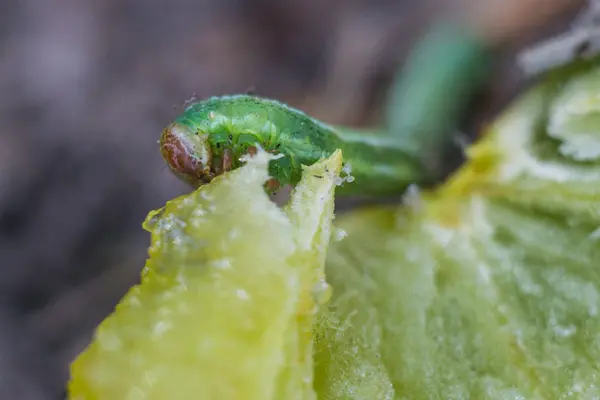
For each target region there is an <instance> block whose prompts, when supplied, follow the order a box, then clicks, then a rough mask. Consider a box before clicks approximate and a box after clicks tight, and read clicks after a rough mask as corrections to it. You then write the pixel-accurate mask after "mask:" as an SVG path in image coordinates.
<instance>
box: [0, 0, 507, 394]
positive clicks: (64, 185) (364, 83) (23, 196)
mask: <svg viewBox="0 0 600 400" xmlns="http://www.w3.org/2000/svg"><path fill="white" fill-rule="evenodd" d="M452 3H453V2H452V1H450V0H446V1H444V0H428V1H416V0H415V1H410V0H403V1H401V0H396V1H392V0H368V1H367V0H105V1H91V0H90V1H81V0H47V1H41V0H20V1H17V0H3V1H2V2H0V255H1V257H0V262H1V263H0V296H1V302H0V398H1V399H60V398H63V397H64V386H65V382H66V380H67V378H68V365H69V362H70V361H71V360H72V359H73V357H74V356H76V355H77V353H78V352H80V351H81V350H82V349H83V348H84V347H85V346H86V344H87V343H88V342H89V340H90V338H91V335H92V333H93V329H94V328H95V327H96V325H97V324H98V323H99V322H100V321H101V320H102V319H103V318H104V317H105V316H106V315H107V314H108V313H109V312H110V311H111V310H112V308H113V307H114V305H115V304H116V303H117V302H118V300H119V299H120V297H121V296H122V295H123V294H124V293H125V292H126V291H127V289H128V288H129V287H130V286H131V285H133V284H135V283H136V282H137V280H138V277H139V273H140V270H141V268H142V267H143V265H144V261H145V257H146V246H147V245H148V240H149V238H148V235H147V234H146V233H145V232H144V231H143V230H142V228H141V222H142V221H143V219H144V217H145V216H146V214H147V213H148V211H149V210H151V209H154V208H158V207H160V206H162V205H163V204H164V202H165V201H166V200H168V199H169V198H172V197H174V196H176V195H178V194H180V193H183V192H185V191H187V190H189V189H188V188H187V187H185V186H184V185H183V184H181V183H180V182H179V181H177V180H176V179H175V178H174V177H173V176H172V175H171V174H170V173H169V171H168V170H166V169H165V168H164V164H163V162H162V160H161V158H160V154H159V152H158V147H157V139H158V136H159V134H160V131H161V129H162V127H163V126H165V125H166V124H167V123H168V122H169V120H170V119H171V118H172V117H174V116H175V115H176V114H177V113H179V112H180V111H181V109H182V105H183V104H184V102H185V101H186V100H188V99H190V98H192V97H193V96H194V95H196V96H197V97H200V98H202V97H206V96H211V95H219V94H226V93H236V92H244V91H246V90H248V89H251V88H252V89H253V90H254V91H255V92H256V93H257V94H260V95H263V96H269V97H274V98H277V99H279V100H282V101H284V102H287V103H289V104H291V105H293V106H296V107H299V108H302V109H303V110H305V111H307V112H309V113H311V114H313V115H315V116H316V117H319V118H321V119H323V120H325V121H327V122H332V123H344V124H349V125H355V126H361V125H368V124H372V123H376V122H377V120H378V118H379V112H380V106H381V104H382V101H383V100H384V99H383V95H384V94H385V90H386V87H387V85H388V83H389V81H390V79H391V77H392V75H393V73H394V72H395V70H396V68H397V67H398V65H399V63H401V61H402V59H403V58H404V56H405V55H406V53H407V51H408V50H409V48H410V46H411V44H412V43H413V42H414V40H415V38H416V37H417V35H418V34H420V33H421V32H422V31H423V29H424V28H425V27H426V26H427V21H429V20H430V19H431V18H434V17H439V16H440V15H441V14H442V13H444V12H446V11H445V10H448V9H451V8H452V7H453V4H452ZM517 82H518V80H517V75H516V73H515V71H514V69H512V68H510V64H508V63H506V64H499V65H498V73H497V75H496V77H495V79H494V80H493V82H491V84H490V90H489V91H488V94H487V96H486V97H485V98H484V99H482V100H481V101H479V102H478V104H477V107H474V108H473V109H472V113H471V114H472V121H471V125H470V126H471V127H473V126H474V127H477V126H479V124H480V123H481V122H482V121H485V120H486V119H487V118H488V117H489V116H491V115H493V114H494V112H495V110H497V109H498V107H501V106H502V105H503V104H504V103H505V102H506V101H507V100H508V99H509V98H510V97H511V96H512V95H513V94H514V93H515V91H516V90H517V89H518V83H517Z"/></svg>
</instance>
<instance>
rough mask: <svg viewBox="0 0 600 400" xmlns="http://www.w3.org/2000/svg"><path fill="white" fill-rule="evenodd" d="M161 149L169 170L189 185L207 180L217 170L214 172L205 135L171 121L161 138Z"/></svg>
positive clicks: (215, 173)
mask: <svg viewBox="0 0 600 400" xmlns="http://www.w3.org/2000/svg"><path fill="white" fill-rule="evenodd" d="M160 152H161V154H162V157H163V159H164V160H165V162H166V163H167V165H168V166H169V169H171V171H172V172H173V173H174V174H175V175H176V176H177V177H179V178H180V179H182V180H183V181H185V182H187V183H189V184H191V185H192V186H196V187H199V186H202V185H204V184H206V183H209V182H210V181H211V180H212V179H213V178H214V177H215V176H216V175H218V174H219V172H220V171H215V169H214V168H213V165H212V164H213V163H212V159H213V157H212V150H211V148H210V144H209V143H208V139H207V136H206V135H203V134H200V133H197V132H194V131H193V130H191V129H190V128H189V127H187V126H185V125H183V124H180V123H177V122H174V123H172V124H170V125H169V126H167V127H166V128H165V129H164V130H163V132H162V135H161V138H160Z"/></svg>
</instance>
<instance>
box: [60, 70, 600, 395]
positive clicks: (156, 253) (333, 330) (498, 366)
mask: <svg viewBox="0 0 600 400" xmlns="http://www.w3.org/2000/svg"><path fill="white" fill-rule="evenodd" d="M596 65H597V64H596ZM599 115H600V68H599V67H598V66H594V65H583V66H578V67H575V68H572V69H570V70H568V71H560V72H558V73H556V75H555V76H552V77H550V78H549V79H548V80H547V81H546V82H544V83H542V84H540V85H539V86H537V87H535V88H534V89H532V90H531V91H529V92H528V93H526V94H525V95H524V96H523V97H522V98H521V99H519V100H518V101H517V102H515V103H514V104H513V105H512V106H511V107H510V108H509V109H508V110H507V111H506V112H505V113H504V115H502V117H501V118H499V120H498V121H496V122H495V123H494V124H493V125H492V126H491V127H489V131H488V134H487V135H486V137H485V138H484V139H482V140H481V141H480V142H479V143H478V144H476V145H475V146H473V147H472V148H470V149H469V150H468V153H469V154H468V155H469V160H468V163H467V164H466V165H465V166H464V167H463V168H462V169H461V170H459V171H458V172H457V173H456V174H455V175H454V176H453V177H452V178H451V179H450V180H449V181H448V182H447V183H446V184H444V185H443V186H442V187H440V188H439V189H437V190H435V191H433V192H431V193H423V194H421V195H414V194H413V195H412V196H411V197H410V199H409V200H410V201H409V202H408V205H407V206H402V207H377V208H372V209H367V210H358V211H355V212H353V213H350V214H348V215H345V216H343V217H340V218H338V219H336V226H338V227H339V228H341V229H343V231H344V232H345V233H346V235H347V236H346V237H345V238H344V239H343V240H341V241H339V242H335V241H334V242H332V245H331V247H329V249H328V242H329V238H330V236H331V225H330V222H331V218H332V198H333V189H334V187H335V181H336V179H335V178H336V174H337V173H339V169H340V163H341V160H340V158H339V157H340V155H339V154H336V156H334V157H332V159H330V160H326V161H324V162H322V163H319V164H317V165H315V166H313V167H311V168H309V169H308V170H307V173H306V174H305V176H304V178H303V179H304V180H303V183H302V184H301V185H300V187H299V188H298V189H297V191H296V193H295V195H294V197H293V199H292V201H291V203H290V205H289V206H288V207H287V208H286V209H285V210H284V211H281V210H279V209H277V208H276V207H275V206H274V205H273V204H271V203H270V202H269V200H268V199H267V198H266V197H265V195H264V192H262V188H261V185H260V183H262V182H263V181H264V179H265V178H266V175H265V174H266V172H265V171H266V170H265V168H264V164H262V166H261V164H260V163H258V164H256V163H255V164H250V165H249V166H247V167H244V168H242V169H240V170H237V171H235V172H233V173H231V174H227V175H226V176H224V177H223V178H221V179H218V180H216V181H215V182H214V183H213V184H211V185H208V186H207V187H205V188H204V189H201V190H199V191H197V192H195V193H193V194H191V195H189V196H184V197H182V198H180V199H177V200H174V201H172V202H170V203H168V204H167V206H166V207H165V209H163V210H162V211H161V212H160V213H159V214H157V215H154V216H152V217H151V218H150V219H149V221H151V222H148V223H147V226H150V225H151V227H150V230H151V231H152V233H153V245H152V248H151V251H150V259H149V262H148V265H147V268H146V271H145V275H144V279H143V282H142V284H141V285H140V286H138V287H136V288H134V289H133V290H132V291H131V292H130V293H129V294H128V296H126V297H125V299H124V300H123V301H122V303H121V304H120V305H119V308H118V309H117V311H116V312H115V314H113V316H111V317H110V318H108V319H107V320H106V321H105V322H104V323H103V324H102V325H101V326H100V328H99V330H98V334H97V336H96V340H95V342H94V343H93V344H92V345H91V346H90V347H89V348H88V350H87V351H86V352H85V353H84V354H82V356H80V358H79V359H78V360H77V361H76V363H75V364H74V366H73V380H72V383H71V389H72V392H71V394H72V398H80V399H93V398H113V399H118V398H152V399H166V398H170V399H172V398H182V399H183V398H186V399H187V398H198V399H222V398H228V399H255V398H256V399H258V398H260V399H293V398H297V399H301V398H308V399H311V398H319V399H393V398H397V399H466V398H473V399H522V398H527V399H561V398H586V399H587V398H595V397H598V396H600V386H599V385H598V376H599V367H598V362H597V360H598V358H599V356H600V335H599V333H598V332H600V319H599V318H598V312H599V309H600V274H599V272H598V266H597V264H596V260H598V259H599V257H600V242H599V241H600V229H599V227H600V152H598V151H596V149H597V148H598V143H600V140H598V139H600V138H598V136H599V134H600V123H599V120H600V117H599ZM327 170H328V171H329V173H327V172H326V171H327ZM319 176H325V179H320V178H319ZM148 224H149V225H148ZM325 255H327V267H326V279H327V281H328V282H329V284H331V285H332V287H333V297H332V298H331V300H329V302H328V305H327V306H326V307H323V308H321V309H320V310H319V312H318V314H316V311H317V308H318V307H317V306H318V304H323V303H324V302H326V301H327V300H328V289H327V285H326V284H325V283H324V280H323V275H322V274H323V271H322V267H323V261H324V258H325ZM313 352H314V353H313ZM136 393H138V394H139V396H138V397H136ZM142 395H143V396H146V397H143V396H142ZM126 396H131V397H126Z"/></svg>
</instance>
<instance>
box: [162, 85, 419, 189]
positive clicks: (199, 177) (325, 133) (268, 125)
mask: <svg viewBox="0 0 600 400" xmlns="http://www.w3.org/2000/svg"><path fill="white" fill-rule="evenodd" d="M393 139H394V138H393V137H391V136H389V135H384V134H383V133H380V132H366V131H359V130H352V129H348V128H340V127H333V126H329V125H327V124H324V123H322V122H320V121H317V120H316V119H314V118H311V117H309V116H308V115H306V114H305V113H303V112H301V111H299V110H296V109H294V108H291V107H288V106H286V105H284V104H282V103H280V102H277V101H275V100H269V99H264V98H260V97H254V96H248V95H234V96H222V97H212V98H209V99H207V100H204V101H201V102H198V103H196V104H193V105H190V106H189V107H188V108H187V109H186V110H185V112H184V113H183V114H182V115H180V116H179V117H178V118H177V119H175V121H174V122H173V123H171V124H170V125H169V126H168V127H167V128H165V129H164V131H163V133H162V137H161V141H160V145H161V153H162V156H163V158H164V159H165V161H166V162H167V164H168V165H169V167H170V169H171V170H172V171H173V172H174V173H175V174H176V175H177V176H179V177H180V178H181V179H183V180H184V181H186V182H188V183H189V184H191V185H193V186H196V187H197V186H200V185H203V184H206V183H208V182H210V181H211V180H212V179H213V178H214V177H215V176H218V175H220V174H222V173H224V172H227V171H229V170H231V169H234V168H237V167H239V166H240V165H241V164H242V163H243V161H241V158H242V156H244V155H246V154H248V153H253V152H255V151H256V150H257V146H260V147H261V148H262V149H263V150H265V151H267V152H270V153H273V154H280V155H281V156H280V158H278V159H275V160H271V161H270V163H269V173H270V175H271V176H272V178H273V179H272V180H271V181H269V182H267V185H266V188H267V190H268V191H269V192H271V193H272V192H275V191H276V190H277V189H278V188H279V187H281V186H282V185H286V184H290V185H295V184H296V183H298V181H299V180H300V178H301V175H302V165H311V164H313V163H315V162H317V161H318V160H319V159H321V158H323V157H328V156H330V155H331V154H332V153H333V152H334V151H335V150H337V149H341V150H342V154H343V157H344V162H345V163H346V164H347V165H349V166H350V167H351V172H352V177H353V178H354V179H353V180H354V182H352V183H349V182H348V183H347V184H343V185H342V186H341V187H340V188H339V189H338V192H339V194H340V195H361V194H368V195H389V194H393V193H398V192H401V191H403V190H404V189H405V188H406V186H407V185H409V184H411V183H414V182H418V183H422V182H423V181H425V180H426V177H427V176H426V174H425V172H424V169H423V168H422V167H421V166H420V162H419V160H417V159H415V158H413V157H411V156H410V155H409V154H408V153H407V152H405V151H404V150H403V148H401V147H400V146H398V144H395V142H394V140H393ZM350 180H352V179H350ZM346 181H348V180H346Z"/></svg>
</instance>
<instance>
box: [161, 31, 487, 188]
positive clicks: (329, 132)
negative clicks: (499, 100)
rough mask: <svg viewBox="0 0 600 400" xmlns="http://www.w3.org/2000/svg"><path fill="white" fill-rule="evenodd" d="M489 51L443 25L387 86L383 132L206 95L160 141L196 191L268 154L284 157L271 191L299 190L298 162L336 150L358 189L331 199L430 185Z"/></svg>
mask: <svg viewBox="0 0 600 400" xmlns="http://www.w3.org/2000/svg"><path fill="white" fill-rule="evenodd" d="M489 61H490V54H489V53H488V49H487V48H486V46H485V44H484V43H482V42H480V40H479V38H477V37H475V36H473V35H472V34H471V33H470V32H469V30H468V29H464V28H463V27H462V26H460V25H453V24H441V25H440V26H439V27H437V28H436V29H434V30H433V31H432V32H431V33H430V34H429V35H427V36H426V38H425V39H424V40H423V41H422V42H421V44H419V45H418V46H417V47H416V50H415V52H414V53H413V55H412V56H411V57H410V58H409V62H408V63H407V64H406V69H403V71H402V73H400V74H399V76H398V79H397V80H396V81H395V82H394V84H393V85H392V89H391V91H390V98H389V100H388V102H387V112H386V121H385V122H386V123H385V125H386V128H387V130H386V131H383V130H382V131H370V132H369V131H363V130H353V129H349V128H344V127H336V126H331V125H327V124H324V123H322V122H320V121H317V120H316V119H314V118H311V117H310V116H308V115H306V114H305V113H303V112H301V111H299V110H296V109H293V108H291V107H288V106H286V105H284V104H282V103H279V102H277V101H274V100H268V99H264V98H260V97H253V96H248V95H235V96H223V97H212V98H209V99H207V100H204V101H201V102H199V103H196V104H193V105H191V106H189V107H188V108H187V109H186V110H185V112H184V113H183V114H182V115H181V116H179V117H178V118H177V119H176V120H175V121H174V122H173V123H172V124H171V125H169V126H168V127H167V128H166V129H165V130H164V131H163V134H162V138H161V152H162V155H163V158H164V159H165V160H166V162H167V164H168V165H169V166H170V168H171V170H172V171H173V172H175V174H176V175H178V176H179V177H181V178H182V179H184V180H185V181H186V182H189V183H191V184H192V185H194V186H198V185H202V184H205V183H207V182H210V181H211V180H212V179H213V178H214V177H215V176H217V175H219V174H222V173H224V172H226V171H228V170H231V169H233V168H237V167H238V166H240V164H241V162H242V161H240V158H241V157H242V156H243V155H245V154H247V153H251V152H254V151H256V149H257V147H256V146H257V145H259V146H260V147H262V148H263V149H264V150H266V151H268V152H271V153H275V154H280V155H281V157H280V158H278V159H276V160H272V161H271V162H270V163H269V172H270V174H271V176H272V177H273V179H272V180H271V181H270V182H268V183H267V185H266V186H267V190H268V191H270V192H273V191H276V190H277V188H279V187H280V186H282V185H286V184H291V185H294V184H296V183H297V182H298V181H299V180H300V177H301V174H302V165H303V164H304V165H310V164H312V163H314V162H316V161H318V160H319V159H321V158H323V157H328V156H330V155H331V154H332V153H333V152H334V151H335V150H337V149H340V150H342V153H343V158H344V161H345V162H346V163H347V164H349V165H350V166H351V168H352V176H353V178H354V182H352V183H350V182H349V180H351V179H348V178H347V179H346V184H343V185H342V186H341V187H339V188H338V190H337V191H336V194H337V195H338V196H344V195H367V196H374V197H377V196H387V195H391V194H397V193H401V192H402V191H404V189H405V188H406V187H407V185H409V184H411V183H416V184H419V185H423V184H428V183H431V182H433V181H435V180H436V179H437V178H438V176H437V175H438V174H439V173H440V172H441V171H439V170H440V168H441V167H440V166H439V165H434V164H437V163H438V162H439V160H440V158H441V156H442V155H443V153H444V152H445V150H446V148H448V147H450V143H449V139H450V138H451V135H452V133H453V130H454V129H456V125H457V124H458V121H459V120H460V116H461V114H462V113H463V112H464V110H465V108H466V106H467V104H468V102H469V101H470V100H471V95H472V94H473V93H474V92H476V91H477V89H478V88H479V87H480V86H481V85H482V83H483V82H485V80H486V76H487V71H488V67H489Z"/></svg>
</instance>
